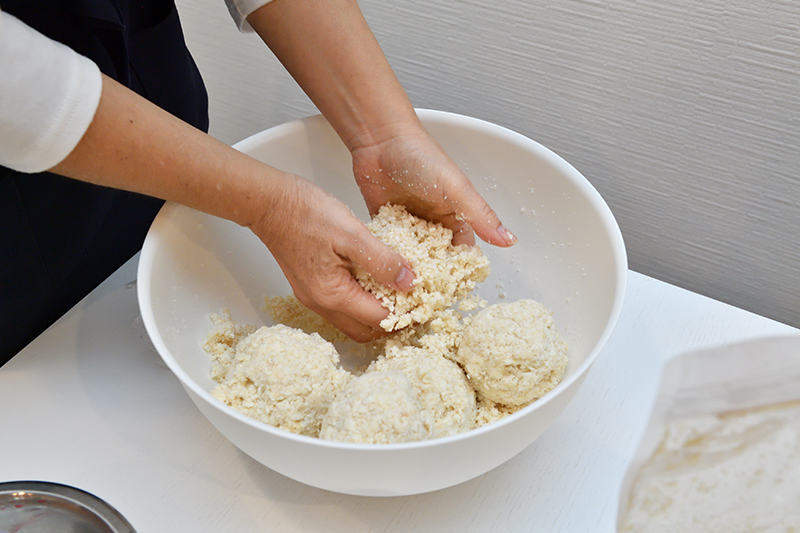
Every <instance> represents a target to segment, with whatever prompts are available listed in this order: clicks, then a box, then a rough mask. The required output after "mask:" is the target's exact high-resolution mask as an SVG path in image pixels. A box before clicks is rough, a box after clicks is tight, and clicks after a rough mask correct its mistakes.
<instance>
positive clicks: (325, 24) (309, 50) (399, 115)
mask: <svg viewBox="0 0 800 533" xmlns="http://www.w3.org/2000/svg"><path fill="white" fill-rule="evenodd" d="M247 21H248V22H249V23H250V25H251V26H252V27H253V28H254V29H255V30H256V32H258V34H259V35H260V36H261V38H262V39H263V40H264V42H265V43H266V44H267V45H268V46H269V47H270V49H271V50H272V51H273V53H274V54H275V55H276V56H277V57H278V59H279V60H280V61H281V62H282V63H283V65H284V66H285V67H286V69H287V70H288V71H289V72H290V73H291V74H292V76H293V77H294V78H295V80H297V82H298V83H299V84H300V86H301V87H302V88H303V90H304V91H305V92H306V94H308V96H309V97H310V98H311V99H312V101H313V102H314V103H315V104H316V105H317V107H318V108H319V110H320V111H321V112H322V114H323V115H325V117H326V118H327V119H328V121H329V122H330V123H331V125H332V126H333V127H334V129H335V130H336V132H337V133H338V134H339V136H340V137H341V138H342V140H343V141H344V143H345V144H346V145H347V147H348V148H349V149H350V151H351V152H352V151H354V150H356V149H358V148H360V147H363V146H369V145H374V144H378V143H380V142H381V141H382V140H384V139H386V138H390V137H393V136H396V135H397V132H398V129H401V130H402V129H403V128H409V127H413V128H417V127H421V126H420V125H419V122H418V120H417V118H416V114H415V113H414V109H413V106H412V105H411V102H410V101H409V99H408V96H407V95H406V93H405V90H404V89H403V87H402V86H401V85H400V82H399V81H398V80H397V78H396V76H395V75H394V73H393V72H392V69H391V67H390V66H389V63H388V61H387V60H386V57H385V56H384V55H383V51H382V50H381V48H380V46H379V44H378V42H377V40H376V39H375V37H374V35H373V34H372V31H371V30H370V29H369V26H368V25H367V22H366V20H364V17H363V15H362V13H361V10H360V9H359V7H358V3H357V2H356V0H324V1H320V0H273V1H272V2H270V3H269V4H267V5H265V6H263V7H261V8H259V9H257V10H256V11H255V12H253V13H252V14H251V15H250V16H249V17H248V18H247Z"/></svg>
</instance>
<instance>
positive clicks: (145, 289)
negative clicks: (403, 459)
mask: <svg viewBox="0 0 800 533" xmlns="http://www.w3.org/2000/svg"><path fill="white" fill-rule="evenodd" d="M416 111H417V115H418V116H419V118H420V120H422V122H423V124H425V123H426V122H434V121H441V122H446V123H448V124H452V125H456V126H459V127H466V128H469V129H475V130H482V132H484V133H491V134H492V135H494V136H496V137H499V138H501V139H503V140H505V141H507V142H510V143H512V144H515V145H519V144H525V145H527V148H529V149H530V148H531V147H533V148H534V149H535V151H536V152H537V154H538V155H540V156H542V157H544V158H545V159H547V161H548V162H549V163H550V164H552V165H553V166H556V167H558V168H559V169H560V170H561V171H562V173H563V174H564V175H566V176H568V177H569V178H570V179H571V181H572V182H573V183H574V184H575V185H576V186H578V187H579V188H580V189H581V191H582V192H583V193H584V194H585V196H586V198H587V200H588V201H589V202H590V203H591V205H592V206H593V207H594V208H595V210H596V211H597V213H598V214H599V215H600V218H601V220H602V223H603V225H604V226H605V229H606V231H607V233H608V235H609V236H610V238H611V239H610V240H611V245H612V255H613V258H614V261H615V264H616V265H617V270H616V289H615V291H614V298H613V303H612V306H611V310H610V315H609V319H608V321H607V322H606V326H605V328H604V329H603V331H602V333H601V334H600V337H599V338H598V340H597V342H596V343H595V345H594V347H593V348H592V350H591V351H590V352H589V353H588V354H587V355H586V357H585V358H584V360H583V361H582V362H581V364H579V365H578V366H577V367H576V368H575V369H574V370H573V371H572V372H571V373H570V374H569V375H568V376H566V377H565V378H564V379H563V380H562V381H561V382H559V384H558V385H556V387H554V388H553V389H552V390H551V391H549V392H548V393H547V394H545V395H544V396H542V397H541V398H539V399H537V400H535V401H534V402H532V403H531V404H529V405H527V406H525V407H524V408H522V409H520V410H519V411H517V412H515V413H512V414H511V415H508V416H506V417H503V418H502V419H500V420H497V421H495V422H492V423H490V424H486V425H483V426H481V427H478V428H474V429H470V430H467V431H464V432H461V433H457V434H455V435H450V436H446V437H437V438H433V439H427V440H421V441H413V442H403V443H393V444H362V443H349V442H339V441H330V440H325V439H320V438H317V437H310V436H306V435H299V434H297V433H292V432H290V431H286V430H283V429H280V428H277V427H274V426H271V425H269V424H267V423H264V422H261V421H258V420H256V419H254V418H251V417H249V416H247V415H245V414H243V413H240V412H239V411H237V410H235V409H234V408H232V407H230V406H228V405H226V404H224V403H223V402H221V401H219V400H217V399H216V398H214V397H213V396H212V395H211V393H210V392H208V391H206V390H205V389H204V388H203V387H201V386H200V385H198V384H197V383H196V382H195V381H194V380H193V379H192V378H191V377H190V376H189V375H188V374H187V373H186V372H185V371H184V370H183V368H182V367H181V365H180V364H178V362H177V360H176V359H175V358H174V357H173V355H172V352H171V351H170V350H169V349H168V348H167V346H166V343H165V342H164V339H163V337H162V336H161V334H160V331H159V329H158V327H157V325H156V323H155V317H154V315H153V313H152V299H151V285H150V276H149V272H151V271H152V266H153V262H154V260H155V254H156V251H157V250H158V248H159V244H160V236H159V234H160V228H161V226H162V225H163V224H165V223H166V221H167V220H168V219H169V217H170V215H171V214H172V213H174V212H176V211H177V210H179V209H180V208H182V206H180V205H178V204H174V203H172V202H167V203H166V204H165V205H164V206H163V207H162V208H161V210H160V211H159V213H158V215H157V216H156V218H155V220H154V221H153V224H152V225H151V227H150V229H149V230H148V232H147V236H146V237H145V241H144V244H143V246H142V250H141V253H140V256H139V264H138V267H137V297H138V300H139V308H140V314H141V316H142V321H143V323H144V326H145V330H146V331H147V333H148V335H149V336H150V339H151V341H152V343H153V346H154V347H155V348H156V351H157V352H158V354H159V356H160V357H161V358H162V360H163V361H164V363H165V364H166V365H167V366H168V367H169V369H170V370H171V371H172V372H173V373H174V374H175V376H176V377H177V378H178V379H179V381H180V382H181V384H182V385H183V386H184V387H186V388H188V389H190V390H191V391H192V393H194V394H196V395H197V396H199V397H200V398H202V399H203V400H204V401H205V402H206V403H207V404H208V405H209V406H212V407H214V408H215V409H217V410H219V411H222V412H223V413H225V414H227V415H228V416H232V417H233V418H235V419H236V420H238V421H239V422H242V423H244V424H246V425H247V426H250V427H251V428H254V429H257V430H261V431H266V432H267V433H269V434H271V435H273V436H275V437H280V438H284V439H288V440H291V441H294V442H296V443H298V444H306V445H313V446H323V447H326V448H333V449H341V450H357V451H359V452H362V453H363V452H364V451H370V452H377V453H383V452H393V451H398V450H414V449H419V448H431V447H438V446H445V445H447V444H450V443H452V442H457V441H461V440H466V439H472V438H475V437H477V436H479V435H482V434H484V433H486V432H489V431H492V430H494V429H495V428H498V427H501V426H505V425H508V424H512V423H513V422H514V421H515V420H517V419H519V418H522V417H525V416H527V415H528V414H529V413H531V412H533V411H535V410H537V409H540V408H541V407H542V406H544V405H546V404H548V403H549V402H551V401H553V400H554V398H556V397H557V396H559V395H560V393H561V391H563V390H565V389H567V388H569V387H570V386H571V384H572V383H573V382H575V381H576V380H578V379H581V378H582V377H583V376H584V375H585V374H586V373H587V372H588V371H589V368H590V367H591V366H592V364H593V363H594V361H595V359H597V356H598V355H599V353H600V351H602V349H603V348H604V347H605V345H606V343H607V342H608V339H609V337H610V336H611V334H612V333H613V331H614V329H615V327H616V324H617V322H618V320H619V317H620V315H621V313H622V307H623V303H624V299H625V294H626V290H627V278H628V258H627V252H626V250H625V243H624V240H623V237H622V232H621V230H620V228H619V225H618V223H617V221H616V219H615V218H614V215H613V213H612V212H611V209H610V207H609V206H608V204H607V203H606V202H605V200H603V198H602V197H601V195H600V193H599V192H598V191H597V189H595V187H594V186H593V185H592V184H591V183H590V182H589V180H588V179H586V177H585V176H583V174H581V173H580V172H579V171H578V170H577V169H576V168H575V167H573V166H572V165H571V164H570V163H568V162H567V161H566V160H564V159H563V158H561V157H560V156H559V155H557V154H556V153H555V152H553V151H552V150H550V149H549V148H547V147H545V146H543V145H542V144H540V143H538V142H537V141H534V140H533V139H530V138H529V137H526V136H524V135H522V134H520V133H517V132H515V131H513V130H510V129H508V128H506V127H504V126H500V125H498V124H494V123H491V122H488V121H485V120H482V119H479V118H474V117H469V116H465V115H460V114H457V113H452V112H448V111H437V110H431V109H417V110H416ZM316 121H323V122H326V120H325V118H324V117H323V116H322V115H320V114H316V115H311V116H308V117H305V118H301V119H297V120H293V121H290V122H286V123H284V124H280V125H277V126H273V127H271V128H268V129H266V130H264V131H261V132H258V133H255V134H253V135H251V136H249V137H247V138H245V139H243V140H241V141H239V142H238V143H236V144H234V145H233V148H235V149H237V150H239V151H242V152H245V153H246V152H247V151H248V150H250V149H251V148H253V147H256V146H258V145H260V144H262V143H263V142H264V141H266V140H269V139H271V138H274V137H280V136H283V135H286V134H288V133H292V132H293V131H295V130H298V129H306V128H308V127H309V125H310V124H313V122H316ZM184 209H188V208H184Z"/></svg>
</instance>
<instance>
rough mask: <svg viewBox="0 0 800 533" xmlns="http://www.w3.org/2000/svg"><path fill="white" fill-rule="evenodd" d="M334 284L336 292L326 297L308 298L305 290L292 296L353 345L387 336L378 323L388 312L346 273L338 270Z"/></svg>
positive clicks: (320, 294) (297, 291)
mask: <svg viewBox="0 0 800 533" xmlns="http://www.w3.org/2000/svg"><path fill="white" fill-rule="evenodd" d="M334 284H335V286H336V287H337V290H335V291H334V292H332V293H330V294H329V295H327V296H326V294H325V293H324V292H316V293H315V294H314V295H313V296H312V295H311V294H310V293H309V292H307V291H306V290H304V289H305V286H301V287H300V288H299V290H295V296H296V297H297V299H298V300H300V302H301V303H302V304H303V305H305V306H306V307H308V308H309V309H311V310H312V311H314V312H316V313H317V314H319V315H320V316H322V317H323V318H325V319H326V320H327V321H328V322H330V323H331V324H332V325H333V326H334V327H336V328H337V329H339V330H340V331H342V332H343V333H344V334H346V335H347V336H348V337H350V338H351V339H353V340H355V341H357V342H368V341H371V340H375V339H378V338H380V337H383V336H385V335H387V332H386V331H385V330H383V329H382V328H381V327H380V323H381V321H382V320H383V319H384V318H386V317H387V316H388V314H389V311H388V310H387V309H386V308H385V307H383V305H381V303H380V302H379V301H378V300H377V299H376V298H375V297H374V296H373V295H372V294H370V293H368V292H367V291H365V290H364V289H363V288H362V287H361V286H360V285H359V284H358V283H357V282H356V281H355V279H353V277H352V276H351V274H350V272H349V270H347V269H345V268H342V270H341V272H340V275H339V279H337V280H336V281H334Z"/></svg>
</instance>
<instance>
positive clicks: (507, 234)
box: [497, 226, 517, 246]
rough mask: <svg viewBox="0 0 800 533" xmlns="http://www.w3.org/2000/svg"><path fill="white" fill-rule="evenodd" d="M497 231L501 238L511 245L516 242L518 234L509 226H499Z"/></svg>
mask: <svg viewBox="0 0 800 533" xmlns="http://www.w3.org/2000/svg"><path fill="white" fill-rule="evenodd" d="M497 233H498V234H499V235H500V238H501V239H503V242H505V243H506V244H507V245H509V246H511V245H512V244H516V242H517V236H516V235H514V234H513V233H511V231H510V230H509V229H508V228H507V227H505V226H500V227H499V228H497Z"/></svg>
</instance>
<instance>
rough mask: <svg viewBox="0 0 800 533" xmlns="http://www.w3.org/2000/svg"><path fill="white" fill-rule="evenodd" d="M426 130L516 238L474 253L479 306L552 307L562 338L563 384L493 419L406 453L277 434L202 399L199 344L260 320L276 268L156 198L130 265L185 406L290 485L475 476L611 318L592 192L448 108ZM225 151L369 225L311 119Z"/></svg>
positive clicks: (228, 228) (237, 235) (533, 430)
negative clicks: (227, 318)
mask: <svg viewBox="0 0 800 533" xmlns="http://www.w3.org/2000/svg"><path fill="white" fill-rule="evenodd" d="M419 115H420V117H421V119H422V121H423V123H424V124H425V126H426V127H427V128H428V130H429V131H430V132H431V134H432V135H433V136H434V137H435V138H436V139H437V140H438V141H439V142H440V143H441V144H442V145H443V146H444V148H445V149H446V150H447V152H448V153H449V154H450V156H451V157H452V158H453V159H454V160H455V161H456V162H457V163H458V164H459V165H460V166H461V167H462V169H463V170H464V172H465V173H466V174H467V175H468V176H469V177H470V179H471V180H472V181H473V182H474V183H475V184H476V186H477V187H478V189H479V191H480V192H481V193H482V194H483V195H484V197H485V198H486V199H487V200H488V201H489V202H490V204H491V205H492V206H493V207H494V208H495V210H496V211H497V213H498V214H499V215H500V217H501V219H502V220H503V221H504V223H505V224H506V225H507V226H508V227H509V228H510V229H511V230H512V231H514V232H515V233H516V235H517V236H518V237H519V243H518V244H517V245H516V246H514V247H512V248H511V249H498V248H493V247H490V246H488V245H486V244H484V245H482V249H483V250H484V251H485V252H486V254H487V255H488V256H489V259H490V261H491V267H492V274H491V276H490V277H489V279H488V280H487V281H485V282H484V283H483V284H482V285H481V286H480V287H479V288H478V290H477V292H478V293H479V294H480V295H481V296H483V297H484V298H486V299H487V300H489V302H490V303H494V302H498V301H513V300H517V299H520V298H535V299H537V300H539V301H541V302H542V303H544V304H545V305H547V306H548V307H549V308H550V309H552V310H553V311H554V318H555V321H556V325H557V326H558V327H559V329H560V330H561V331H562V334H563V335H564V337H565V338H566V340H567V342H568V344H569V357H570V362H569V366H568V367H567V372H566V375H565V377H564V379H563V380H562V382H561V383H560V384H559V385H558V386H557V387H556V388H555V389H554V390H553V391H552V392H550V393H549V394H547V395H546V396H545V397H544V398H542V399H540V400H538V401H536V402H534V403H533V404H532V405H530V406H528V407H526V408H525V409H523V410H521V411H519V412H517V413H515V414H514V415H512V416H509V417H507V418H506V419H504V420H501V421H499V422H496V423H493V424H489V425H487V426H484V427H482V428H479V429H476V430H472V431H469V432H466V433H463V434H460V435H456V436H452V437H447V438H441V439H435V440H429V441H422V442H414V443H406V444H393V445H356V444H347V443H337V442H329V441H324V440H320V439H314V438H309V437H304V436H299V435H295V434H292V433H288V432H285V431H282V430H279V429H276V428H273V427H271V426H268V425H265V424H263V423H260V422H257V421H255V420H253V419H250V418H248V417H246V416H244V415H242V414H240V413H238V412H237V411H235V410H233V409H231V408H230V407H228V406H226V405H224V404H222V403H221V402H219V401H218V400H216V399H215V398H213V397H212V396H211V394H210V393H209V391H210V390H211V389H212V388H213V386H214V382H213V381H212V380H211V378H210V377H209V371H210V368H211V363H210V360H209V356H208V355H207V354H206V353H205V352H203V350H202V349H201V348H200V343H201V341H202V339H203V338H204V336H205V335H206V334H207V333H208V331H209V328H210V322H209V314H210V313H218V312H220V311H221V310H222V309H224V308H227V309H230V311H231V313H232V315H233V317H234V319H236V320H238V321H241V322H247V323H250V324H254V325H262V324H269V323H271V321H270V320H269V317H268V316H267V315H266V313H265V312H264V311H263V310H262V307H263V299H264V296H266V295H270V296H276V295H286V294H290V292H291V291H290V287H289V284H288V283H287V282H286V280H285V278H284V277H283V275H282V273H281V271H280V269H279V267H278V266H277V263H276V262H275V261H274V259H273V258H272V257H271V255H270V254H269V252H268V250H267V249H266V247H264V246H263V245H262V243H261V242H260V241H259V239H258V238H256V237H255V236H254V235H253V234H251V233H250V232H249V231H248V230H246V229H243V228H242V227H240V226H238V225H236V224H233V223H231V222H228V221H226V220H222V219H219V218H215V217H212V216H209V215H205V214H203V213H199V212H197V211H194V210H191V209H188V208H185V207H182V206H178V205H172V204H167V205H166V206H165V207H164V208H163V210H162V211H161V212H160V213H159V215H158V217H157V218H156V220H155V221H154V223H153V226H152V228H151V229H150V232H149V234H148V235H147V239H146V241H145V244H144V248H143V249H142V253H141V258H140V261H139V271H138V296H139V305H140V307H141V313H142V318H143V320H144V324H145V326H146V328H147V331H148V333H149V335H150V337H151V339H152V341H153V344H154V345H155V347H156V349H157V350H158V352H159V353H160V354H161V357H162V358H163V359H164V362H165V363H166V364H167V365H168V366H169V368H170V369H171V370H172V371H173V372H174V373H175V375H176V376H177V377H178V379H179V380H180V382H181V383H182V384H183V386H184V388H185V389H186V392H188V394H189V396H190V397H191V398H192V400H193V401H194V403H195V404H196V405H197V407H198V408H199V409H200V410H201V411H202V412H203V414H204V415H205V416H206V417H207V418H208V419H209V420H210V421H211V423H212V424H214V426H216V428H217V429H218V430H219V431H220V432H221V433H222V434H223V435H225V436H226V437H227V438H228V439H230V440H231V441H232V442H233V443H234V444H235V445H236V446H238V447H239V448H240V449H241V450H243V451H244V452H246V453H247V454H249V455H250V456H252V457H253V458H254V459H256V460H257V461H259V462H261V463H263V464H264V465H266V466H268V467H269V468H271V469H273V470H275V471H277V472H280V473H281V474H283V475H285V476H288V477H290V478H292V479H295V480H297V481H300V482H303V483H307V484H309V485H313V486H315V487H319V488H323V489H328V490H332V491H337V492H342V493H347V494H357V495H370V496H390V495H407V494H417V493H423V492H428V491H432V490H436V489H442V488H445V487H449V486H452V485H455V484H457V483H461V482H463V481H467V480H469V479H472V478H474V477H476V476H478V475H481V474H483V473H485V472H487V471H489V470H491V469H492V468H494V467H496V466H498V465H500V464H502V463H503V462H505V461H507V460H508V459H510V458H511V457H513V456H514V455H516V454H517V453H519V452H520V451H522V450H523V449H524V448H525V447H527V446H528V445H529V444H531V442H533V440H534V439H536V438H537V437H538V436H539V435H541V434H542V432H543V431H544V430H545V429H547V427H548V426H549V425H550V424H551V423H552V422H553V421H554V420H555V418H556V417H557V416H558V415H559V413H561V412H562V411H563V410H564V408H565V407H566V406H567V404H568V403H569V401H570V400H571V399H572V398H573V397H574V395H575V392H576V391H577V390H578V388H579V386H580V385H581V383H582V382H583V380H584V379H585V378H586V374H587V372H588V371H589V368H590V367H591V365H592V363H593V362H594V360H595V358H596V357H597V354H598V352H599V351H600V350H601V349H602V347H603V345H604V344H605V342H606V340H607V339H608V337H609V335H610V334H611V332H612V330H613V328H614V325H615V323H616V321H617V318H618V317H619V314H620V311H621V307H622V301H623V296H624V292H625V282H626V277H627V258H626V254H625V248H624V244H623V240H622V236H621V234H620V231H619V227H618V226H617V224H616V221H615V220H614V217H613V215H612V214H611V211H610V210H609V208H608V206H607V205H606V204H605V202H604V201H603V199H602V198H601V197H600V195H599V194H598V193H597V191H596V190H595V189H594V188H593V187H592V185H591V184H590V183H589V182H588V181H587V180H586V179H585V178H584V177H583V176H582V175H581V174H580V173H579V172H578V171H577V170H575V169H574V168H573V167H572V166H570V165H569V164H568V163H567V162H565V161H564V160H563V159H561V158H560V157H559V156H557V155H556V154H554V153H553V152H551V151H550V150H548V149H546V148H544V147H543V146H541V145H539V144H538V143H536V142H534V141H532V140H530V139H528V138H526V137H524V136H522V135H519V134H517V133H514V132H512V131H509V130H507V129H505V128H502V127H499V126H496V125H493V124H490V123H487V122H484V121H481V120H477V119H473V118H468V117H464V116H460V115H455V114H450V113H443V112H437V111H427V110H420V111H419ZM236 148H238V149H239V150H241V151H242V152H245V153H247V154H250V155H252V156H253V157H255V158H257V159H260V160H263V161H265V162H267V163H269V164H271V165H273V166H275V167H278V168H281V169H284V170H287V171H290V172H293V173H295V174H298V175H300V176H303V177H305V178H308V179H310V180H313V181H314V182H315V183H317V184H318V185H320V186H321V187H323V188H325V189H327V190H328V191H330V192H331V193H333V194H334V195H336V196H337V197H339V198H340V199H341V200H343V201H344V202H345V203H347V204H348V205H349V206H350V207H351V208H352V209H353V211H354V212H355V213H356V215H357V216H360V217H361V218H362V219H363V220H367V219H368V215H367V211H366V208H365V207H364V204H363V200H362V199H361V196H360V194H359V191H358V189H357V187H356V186H355V184H354V182H353V179H352V170H351V159H350V156H349V153H348V152H347V150H346V149H345V148H344V146H343V145H342V143H341V142H340V141H339V139H338V137H337V136H336V134H335V133H334V132H333V130H332V129H331V127H330V126H329V125H328V123H327V122H326V121H325V120H324V119H323V118H322V117H320V116H315V117H310V118H307V119H304V120H300V121H296V122H292V123H289V124H284V125H281V126H277V127H275V128H271V129H269V130H266V131H264V132H261V133H259V134H256V135H254V136H252V137H250V138H248V139H245V140H244V141H242V142H240V143H239V144H237V145H236Z"/></svg>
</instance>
